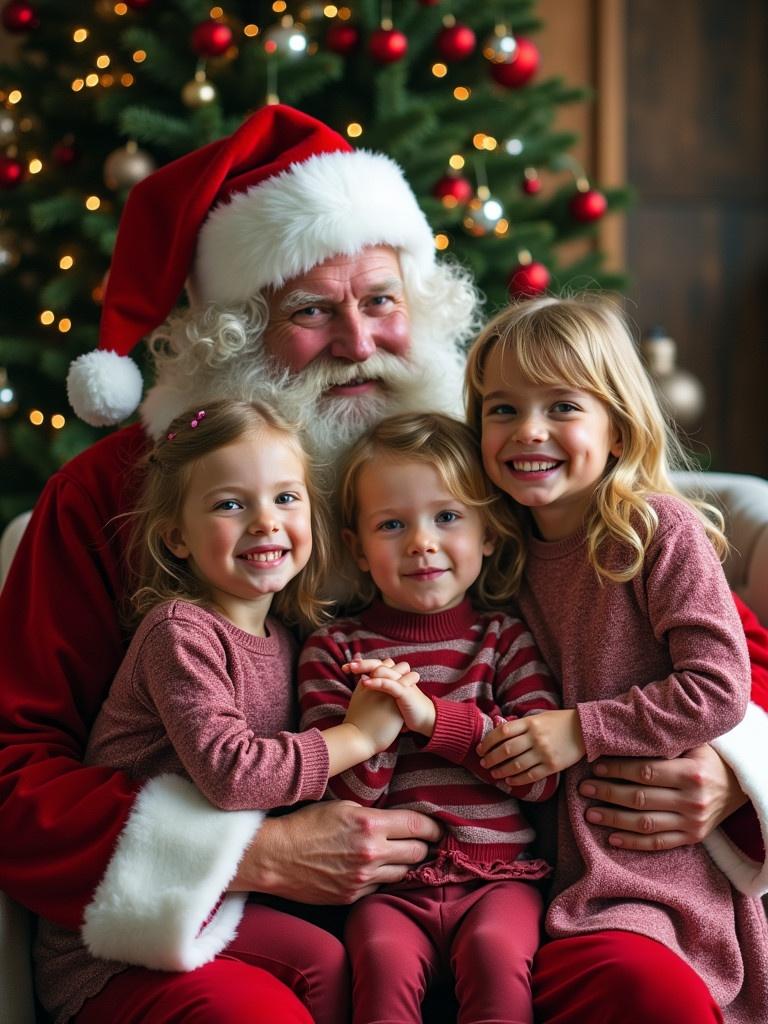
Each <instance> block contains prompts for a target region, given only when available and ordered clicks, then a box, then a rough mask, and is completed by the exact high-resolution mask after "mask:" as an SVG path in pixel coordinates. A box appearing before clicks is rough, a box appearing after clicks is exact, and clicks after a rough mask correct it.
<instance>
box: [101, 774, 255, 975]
mask: <svg viewBox="0 0 768 1024" xmlns="http://www.w3.org/2000/svg"><path fill="white" fill-rule="evenodd" d="M263 817H264V815H263V814H262V813H261V812H260V811H220V810H218V809H217V808H215V807H213V806H212V805H211V804H210V803H208V801H207V800H206V799H205V798H204V797H202V796H201V795H200V793H199V792H198V791H197V790H196V789H195V787H194V786H193V785H192V784H191V783H190V782H187V781H186V780H185V779H181V778H179V777H178V776H176V775H161V776H159V777H158V778H156V779H152V780H151V781H150V782H149V783H148V784H147V785H146V786H145V787H144V789H142V790H141V792H140V793H139V795H138V797H137V798H136V803H135V804H134V807H133V810H132V812H131V815H130V817H129V818H128V821H127V822H126V826H125V829H124V831H123V833H122V834H121V836H120V838H119V840H118V844H117V848H116V850H115V853H114V855H113V857H112V860H111V861H110V863H109V866H108V867H107V870H106V873H105V875H104V877H103V879H102V880H101V882H100V884H99V886H98V888H97V889H96V892H95V893H94V897H93V900H92V902H91V903H90V904H89V906H88V907H87V908H86V911H85V923H84V925H83V939H84V940H85V942H86V944H87V946H88V948H89V949H90V951H91V953H93V955H94V956H99V957H104V958H106V959H108V960H122V961H126V962H127V963H130V964H138V965H140V966H143V967H150V968H153V969H155V970H166V971H189V970H192V969H193V968H195V967H199V966H200V965H201V964H204V963H207V962H208V961H209V960H212V959H213V958H214V957H215V956H216V954H217V953H219V952H220V951H221V950H222V949H223V948H224V947H225V946H226V945H227V943H228V942H230V941H231V940H232V938H233V937H234V935H235V932H236V931H237V926H238V924H239V921H240V917H241V916H242V911H243V905H244V903H245V896H244V895H242V894H240V893H237V894H232V893H230V894H228V895H225V897H224V899H223V900H221V902H220V903H219V900H220V898H221V895H222V893H223V892H224V890H225V889H226V887H227V885H228V884H229V882H230V881H231V880H232V878H234V876H235V873H236V872H237V867H238V864H239V863H240V859H241V858H242V855H243V853H244V851H245V849H246V847H247V846H248V845H249V843H250V842H251V840H252V839H253V836H254V834H255V833H256V831H257V830H258V827H259V825H260V824H261V821H262V820H263ZM217 904H218V905H217Z"/></svg>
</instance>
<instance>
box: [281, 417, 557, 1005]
mask: <svg viewBox="0 0 768 1024" xmlns="http://www.w3.org/2000/svg"><path fill="white" fill-rule="evenodd" d="M340 504H341V514H342V520H343V523H344V531H343V536H344V540H345V542H346V545H347V547H348V548H349V550H350V552H351V554H352V556H353V558H354V561H355V562H356V565H357V568H358V570H359V577H358V583H359V585H358V596H359V598H360V602H361V604H365V603H366V600H367V601H371V598H373V600H372V603H368V604H367V607H364V610H363V611H362V612H360V614H359V615H357V616H355V617H353V618H346V619H341V620H337V621H336V622H334V623H333V624H332V625H330V626H327V627H323V628H321V629H319V630H317V631H316V632H315V633H313V634H312V635H311V636H310V637H309V639H308V640H307V642H306V644H305V646H304V650H303V652H302V655H301V659H300V666H299V682H300V689H299V693H300V703H301V712H302V725H301V727H302V728H303V729H307V728H310V727H319V728H320V729H326V728H329V727H332V726H334V725H336V724H338V723H339V722H340V721H342V720H343V718H344V715H345V713H346V709H347V706H348V704H349V700H350V696H351V694H352V692H353V689H354V685H355V682H356V681H357V679H363V680H365V681H366V683H367V685H368V686H369V687H371V688H374V689H378V690H380V691H381V692H384V693H387V694H389V695H390V696H391V697H392V698H393V699H394V700H395V701H396V703H397V706H398V709H399V711H400V714H401V715H402V717H403V721H404V723H405V726H404V730H403V732H402V734H401V736H400V737H399V739H398V740H397V741H396V742H395V743H394V744H393V745H392V746H391V747H390V748H389V749H388V750H386V751H384V752H383V753H380V754H377V755H375V756H374V757H372V758H371V759H370V760H368V761H365V762H364V763H361V764H358V765H357V766H355V767H353V768H351V769H349V770H348V771H345V772H342V773H341V774H339V775H338V776H336V778H335V779H332V780H330V781H329V786H328V795H330V796H333V797H336V798H338V799H349V800H354V801H356V802H357V803H359V804H364V805H367V806H372V805H375V806H378V807H397V808H401V809H403V808H413V809H417V810H419V811H422V812H424V813H426V814H429V815H432V816H433V817H434V818H435V819H437V820H438V821H440V822H441V824H442V825H443V827H444V830H445V831H444V835H443V838H442V839H441V841H440V842H439V843H438V844H437V845H436V848H435V849H434V850H433V852H432V856H431V857H430V858H429V859H428V860H427V861H426V862H424V863H422V864H421V865H419V866H418V867H416V868H413V869H412V870H411V871H410V872H409V874H408V875H407V876H406V878H405V879H404V880H403V881H402V882H400V883H398V884H396V885H392V886H389V887H387V888H386V889H385V890H379V891H378V892H376V893H374V894H372V895H370V896H368V897H366V898H365V899H363V900H361V901H360V902H359V903H357V904H356V905H355V906H354V907H353V908H352V910H351V911H350V914H349V918H348V921H347V925H346V934H345V939H346V945H347V950H348V952H349V956H350V960H351V964H352V971H353V1007H354V1014H353V1021H354V1024H365V1022H370V1021H382V1020H386V1021H390V1020H397V1021H403V1022H404V1021H414V1022H416V1024H418V1022H420V1021H421V1002H422V999H423V998H424V995H425V993H426V991H427V989H428V988H429V986H430V985H431V984H432V983H433V982H435V981H437V980H438V979H440V978H441V976H444V975H445V974H446V973H447V972H448V971H449V970H451V971H452V972H453V975H454V978H455V987H456V995H457V999H458V1001H459V1004H460V1007H461V1020H463V1021H488V1020H493V1021H496V1022H499V1024H502V1022H509V1024H512V1022H515V1024H520V1022H523V1021H532V1020H533V1012H532V1008H531V992H530V967H531V962H532V959H533V955H534V953H535V951H536V949H537V947H538V943H539V927H540V919H541V895H540V892H539V886H538V884H537V883H538V882H539V880H540V879H542V878H544V877H545V876H546V875H548V874H549V867H548V865H547V864H546V863H545V862H544V861H543V860H541V859H538V858H536V857H535V856H533V855H532V853H531V844H532V842H533V839H534V833H533V830H532V829H531V827H530V826H529V824H528V823H527V822H526V820H525V818H524V817H523V815H522V814H521V812H520V810H519V807H518V800H528V801H542V800H546V799H547V798H548V797H549V796H551V795H552V793H553V792H554V789H555V785H556V780H555V777H553V776H550V777H549V778H547V779H546V780H545V781H543V782H542V783H533V784H529V785H523V786H514V787H510V786H507V785H506V784H499V783H498V782H497V781H496V780H494V779H493V778H492V777H491V775H490V773H489V772H488V771H486V770H485V769H483V767H482V766H481V765H480V760H479V757H478V755H477V753H476V750H475V748H476V746H477V744H478V743H479V741H480V739H481V738H482V737H483V736H484V735H486V734H487V733H488V732H490V731H491V730H492V729H493V728H494V727H495V726H497V725H499V724H500V723H502V722H504V721H506V720H509V719H510V718H517V717H521V716H524V715H530V714H535V713H537V712H540V711H545V710H546V711H553V710H554V709H555V708H556V706H557V700H556V697H555V694H554V692H553V685H552V681H551V679H550V678H549V676H548V673H547V670H546V668H545V667H544V665H543V664H542V661H541V658H540V656H539V653H538V651H537V649H536V647H535V646H534V643H533V640H532V638H531V636H530V634H529V633H528V631H527V629H526V628H525V627H524V626H523V624H522V623H521V622H520V621H519V620H518V619H513V618H510V617H509V616H508V615H506V614H504V613H503V612H501V611H493V610H480V609H488V608H491V607H493V606H498V605H500V604H502V603H505V602H506V601H507V598H508V594H507V584H506V578H505V573H503V572H502V567H501V564H500V561H499V557H498V552H497V551H496V544H495V539H494V538H495V534H496V529H495V519H494V515H493V498H492V497H491V493H490V490H489V486H488V484H487V482H486V480H485V478H484V475H483V472H482V468H481V464H480V456H479V450H478V447H477V443H476V441H475V438H474V436H473V434H472V432H471V431H470V430H469V429H468V428H467V427H466V426H465V425H464V424H463V423H460V422H459V421H457V420H453V419H451V418H450V417H447V416H443V415H440V414H407V415H401V416H394V417H391V418H389V419H387V420H385V421H383V422H382V423H381V424H379V425H378V426H377V427H374V428H373V429H372V430H371V431H370V432H369V434H368V435H366V436H365V437H364V438H363V439H362V440H361V441H360V442H358V443H357V444H356V445H355V446H354V448H353V449H352V451H351V452H350V454H349V456H348V458H347V460H346V463H345V466H344V469H343V472H342V474H341V484H340ZM419 677H420V682H419ZM417 682H419V685H415V684H416V683H417Z"/></svg>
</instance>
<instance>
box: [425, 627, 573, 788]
mask: <svg viewBox="0 0 768 1024" xmlns="http://www.w3.org/2000/svg"><path fill="white" fill-rule="evenodd" d="M488 667H489V669H490V670H492V672H493V682H492V686H493V695H494V701H495V705H494V707H493V708H492V709H489V710H486V711H484V710H482V709H481V708H480V707H479V706H478V704H477V703H476V702H474V701H461V702H456V701H451V700H445V699H443V698H441V697H433V698H432V700H433V703H434V705H435V712H436V714H435V728H434V732H433V733H432V736H431V738H430V740H429V742H428V743H427V744H426V746H425V747H424V748H423V749H425V750H428V751H430V752H431V753H435V754H439V755H440V756H441V757H444V758H445V759H446V760H447V761H452V762H453V763H454V764H461V765H463V766H464V767H465V768H466V769H467V770H468V771H470V772H472V774H473V775H474V776H476V777H477V778H478V779H481V780H482V781H483V782H487V783H489V784H490V785H492V786H495V787H496V788H497V789H500V790H502V791H503V792H504V793H509V794H511V795H512V796H514V797H516V798H517V799H518V800H526V801H528V802H531V803H538V802H540V801H543V800H548V799H549V797H551V796H552V794H553V793H554V792H555V790H556V789H557V784H558V776H557V775H550V776H549V777H548V778H546V779H541V780H540V781H538V782H534V783H531V784H528V785H524V786H509V785H507V784H506V783H505V782H503V781H501V780H499V779H495V778H494V777H493V776H492V775H491V774H490V772H489V771H488V770H487V769H486V768H484V767H483V766H482V765H481V763H480V758H479V756H478V754H477V750H476V748H477V744H478V743H479V742H480V740H481V739H482V738H483V736H485V735H486V734H487V733H489V732H490V731H491V730H492V729H495V728H496V727H497V726H498V725H501V724H503V723H504V722H506V721H510V720H512V719H515V718H523V717H525V716H526V715H535V714H539V713H540V712H542V711H553V710H555V709H556V708H557V707H559V700H558V697H557V694H556V692H555V688H554V680H553V679H552V677H551V676H550V674H549V671H548V669H547V667H546V665H545V664H544V662H543V661H542V658H541V655H540V654H539V650H538V648H537V647H536V644H535V643H534V640H533V637H532V636H531V634H530V633H529V632H528V630H527V629H526V628H525V627H524V626H523V624H522V623H521V622H520V621H519V620H517V619H510V618H508V617H507V616H504V617H503V618H502V619H501V622H500V624H499V630H498V634H497V642H496V648H495V651H494V657H493V660H492V665H489V666H488Z"/></svg>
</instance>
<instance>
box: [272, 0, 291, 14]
mask: <svg viewBox="0 0 768 1024" xmlns="http://www.w3.org/2000/svg"><path fill="white" fill-rule="evenodd" d="M287 6H288V4H287V3H286V2H285V0H275V2H274V3H273V4H272V10H273V11H274V12H275V14H282V13H283V11H284V10H285V9H286V7H287Z"/></svg>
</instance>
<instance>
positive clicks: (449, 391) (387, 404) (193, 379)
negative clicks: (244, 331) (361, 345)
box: [141, 331, 463, 468]
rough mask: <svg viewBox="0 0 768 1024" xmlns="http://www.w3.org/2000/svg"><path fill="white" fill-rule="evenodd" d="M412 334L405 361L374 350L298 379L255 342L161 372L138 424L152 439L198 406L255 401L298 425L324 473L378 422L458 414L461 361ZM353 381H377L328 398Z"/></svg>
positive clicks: (322, 365)
mask: <svg viewBox="0 0 768 1024" xmlns="http://www.w3.org/2000/svg"><path fill="white" fill-rule="evenodd" d="M413 333H414V337H413V340H412V347H411V354H410V355H409V357H408V358H407V359H401V358H398V357H397V356H393V355H390V354H389V353H386V352H379V351H377V352H376V353H375V354H374V355H372V356H371V357H370V358H369V359H366V360H365V362H362V363H348V362H344V361H342V360H336V359H334V360H317V361H315V362H312V363H310V364H309V365H308V366H306V367H305V368H304V369H303V370H302V371H301V372H300V373H297V374H291V373H289V372H288V371H286V370H284V369H281V368H280V367H278V366H277V364H276V362H275V360H274V359H273V358H272V357H271V356H269V354H268V353H267V352H266V351H265V350H264V347H263V345H262V344H261V343H259V344H257V345H254V346H253V347H251V348H250V349H249V350H248V351H247V352H243V353H240V354H239V355H238V356H237V357H236V358H233V359H230V360H228V361H226V362H224V363H221V364H219V365H217V366H209V365H202V366H198V367H197V368H196V370H195V372H194V374H193V375H189V376H181V375H179V374H176V375H174V374H173V373H172V372H171V370H170V369H169V368H167V367H163V368H162V369H161V372H160V374H159V376H158V380H157V383H156V384H155V386H154V387H153V388H151V389H150V391H149V392H148V393H147V396H146V398H145V399H144V402H143V404H142V406H141V418H142V422H143V423H144V425H145V427H146V429H147V431H148V432H149V433H150V434H151V435H152V437H154V438H158V437H159V436H160V435H161V434H162V433H163V431H164V430H166V429H167V427H168V424H169V423H170V422H171V420H173V419H175V417H176V416H178V415H180V414H181V413H183V412H186V411H188V410H190V409H192V407H193V406H200V407H201V408H203V407H204V406H205V403H206V402H209V401H212V400H214V399H219V398H232V399H239V400H242V401H253V400H254V399H257V400H261V401H264V402H267V403H268V404H270V405H273V406H274V407H275V408H276V409H278V410H279V411H280V413H281V414H282V415H283V416H284V417H285V418H286V419H289V420H294V421H296V422H299V423H301V424H302V427H303V433H304V437H305V440H306V443H307V445H308V447H309V448H310V449H311V451H312V453H313V454H314V455H315V456H316V457H317V458H318V459H319V460H320V462H321V463H325V464H326V466H328V467H329V468H331V467H332V466H333V464H334V463H336V461H337V460H338V458H339V456H340V455H341V454H343V452H344V451H345V450H346V449H347V448H348V447H349V446H350V445H351V444H353V443H354V441H356V440H357V438H358V437H360V436H361V435H362V434H363V433H365V431H366V430H367V429H368V427H370V426H372V425H373V424H374V423H377V422H378V421H379V420H381V419H383V418H384V417H385V416H388V415H392V414H394V413H400V412H416V411H427V410H439V411H441V412H447V413H450V414H453V415H456V416H461V385H462V378H463V357H462V356H461V355H460V354H459V352H458V351H457V350H456V349H455V348H454V347H453V346H451V345H449V344H447V345H446V344H439V343H438V344H435V343H433V342H432V341H431V339H422V338H418V337H417V336H416V332H415V331H414V332H413ZM360 379H368V380H370V379H376V380H378V381H379V382H380V383H379V386H378V388H377V389H376V391H375V392H370V391H369V392H368V393H366V394H361V395H360V396H359V397H355V396H336V397H331V396H329V395H328V394H327V392H328V390H329V389H330V388H332V387H333V386H334V385H343V384H346V383H349V382H350V381H352V380H360Z"/></svg>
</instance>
